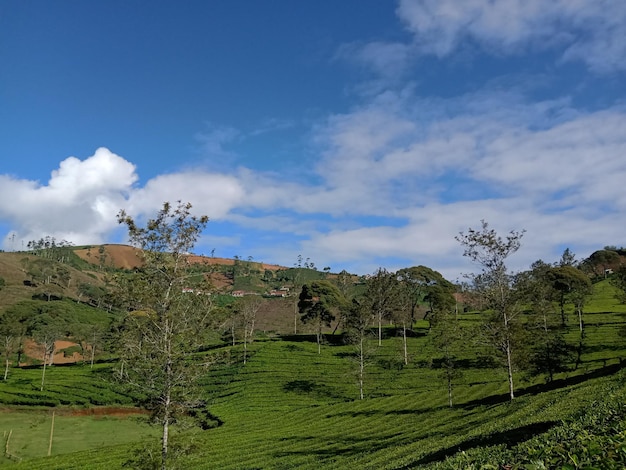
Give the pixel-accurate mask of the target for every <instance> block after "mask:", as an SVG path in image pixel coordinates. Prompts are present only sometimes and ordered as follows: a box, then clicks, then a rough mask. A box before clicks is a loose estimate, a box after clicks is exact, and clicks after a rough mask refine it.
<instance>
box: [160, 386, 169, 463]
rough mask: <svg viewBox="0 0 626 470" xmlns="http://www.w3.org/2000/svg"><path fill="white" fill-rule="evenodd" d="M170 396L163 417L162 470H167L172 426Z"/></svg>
mask: <svg viewBox="0 0 626 470" xmlns="http://www.w3.org/2000/svg"><path fill="white" fill-rule="evenodd" d="M169 400H170V398H169V395H168V397H167V398H166V401H165V412H164V416H163V438H162V441H161V470H166V469H167V446H168V440H169V430H170V428H169V426H170V408H169V405H170V404H169Z"/></svg>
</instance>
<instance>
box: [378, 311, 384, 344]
mask: <svg viewBox="0 0 626 470" xmlns="http://www.w3.org/2000/svg"><path fill="white" fill-rule="evenodd" d="M382 344H383V314H382V313H380V312H379V313H378V346H382Z"/></svg>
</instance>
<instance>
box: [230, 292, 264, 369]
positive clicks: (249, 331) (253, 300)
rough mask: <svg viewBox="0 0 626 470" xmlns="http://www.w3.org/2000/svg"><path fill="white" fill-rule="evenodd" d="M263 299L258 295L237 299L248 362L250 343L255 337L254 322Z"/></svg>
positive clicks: (244, 360) (236, 309)
mask: <svg viewBox="0 0 626 470" xmlns="http://www.w3.org/2000/svg"><path fill="white" fill-rule="evenodd" d="M262 304H263V301H262V300H261V299H260V298H259V297H258V296H256V295H250V296H247V297H243V298H241V299H239V300H238V301H237V304H236V306H235V311H236V312H237V316H238V317H239V318H238V319H239V323H240V324H241V328H242V329H243V363H244V364H245V363H246V362H247V356H248V343H250V342H252V338H253V337H254V324H255V322H256V315H257V313H258V311H259V309H260V308H261V305H262Z"/></svg>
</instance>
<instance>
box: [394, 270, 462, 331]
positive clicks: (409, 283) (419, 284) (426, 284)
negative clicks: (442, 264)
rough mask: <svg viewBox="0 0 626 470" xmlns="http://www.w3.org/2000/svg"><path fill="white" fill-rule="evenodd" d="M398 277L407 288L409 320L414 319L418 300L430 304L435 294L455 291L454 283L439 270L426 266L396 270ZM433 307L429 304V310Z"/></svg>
mask: <svg viewBox="0 0 626 470" xmlns="http://www.w3.org/2000/svg"><path fill="white" fill-rule="evenodd" d="M398 278H399V279H400V280H401V281H402V283H403V284H404V287H405V289H407V290H408V293H409V299H410V302H411V320H412V321H415V313H416V311H417V307H418V306H419V304H420V302H423V301H426V302H429V304H431V303H432V302H431V301H434V300H435V299H436V298H437V296H440V295H445V293H449V294H450V296H452V294H453V293H454V291H455V287H454V285H453V284H452V283H451V282H449V281H448V280H446V279H445V278H444V277H443V276H442V275H441V274H440V273H439V272H437V271H434V270H432V269H431V268H429V267H427V266H421V265H420V266H413V267H411V268H404V269H401V270H400V271H398ZM432 309H433V307H432V305H430V310H431V311H432Z"/></svg>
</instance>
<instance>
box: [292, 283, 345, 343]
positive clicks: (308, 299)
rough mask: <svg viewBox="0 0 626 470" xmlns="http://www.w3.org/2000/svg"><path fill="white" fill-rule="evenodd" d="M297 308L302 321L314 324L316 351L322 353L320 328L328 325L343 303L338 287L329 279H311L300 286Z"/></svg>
mask: <svg viewBox="0 0 626 470" xmlns="http://www.w3.org/2000/svg"><path fill="white" fill-rule="evenodd" d="M299 298H300V301H299V302H298V309H299V311H300V313H301V314H302V321H303V322H304V323H314V324H315V334H316V338H317V352H318V354H321V353H322V349H321V344H322V328H324V326H326V327H328V328H329V327H330V325H331V323H332V321H333V320H334V319H335V313H336V312H337V311H338V310H339V309H340V308H341V307H342V306H343V305H344V303H345V302H344V299H343V296H342V295H341V293H340V292H339V289H337V287H336V286H335V285H334V284H332V283H330V282H329V281H323V280H322V281H313V282H311V283H308V284H304V285H303V286H302V291H301V292H300V297H299Z"/></svg>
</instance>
